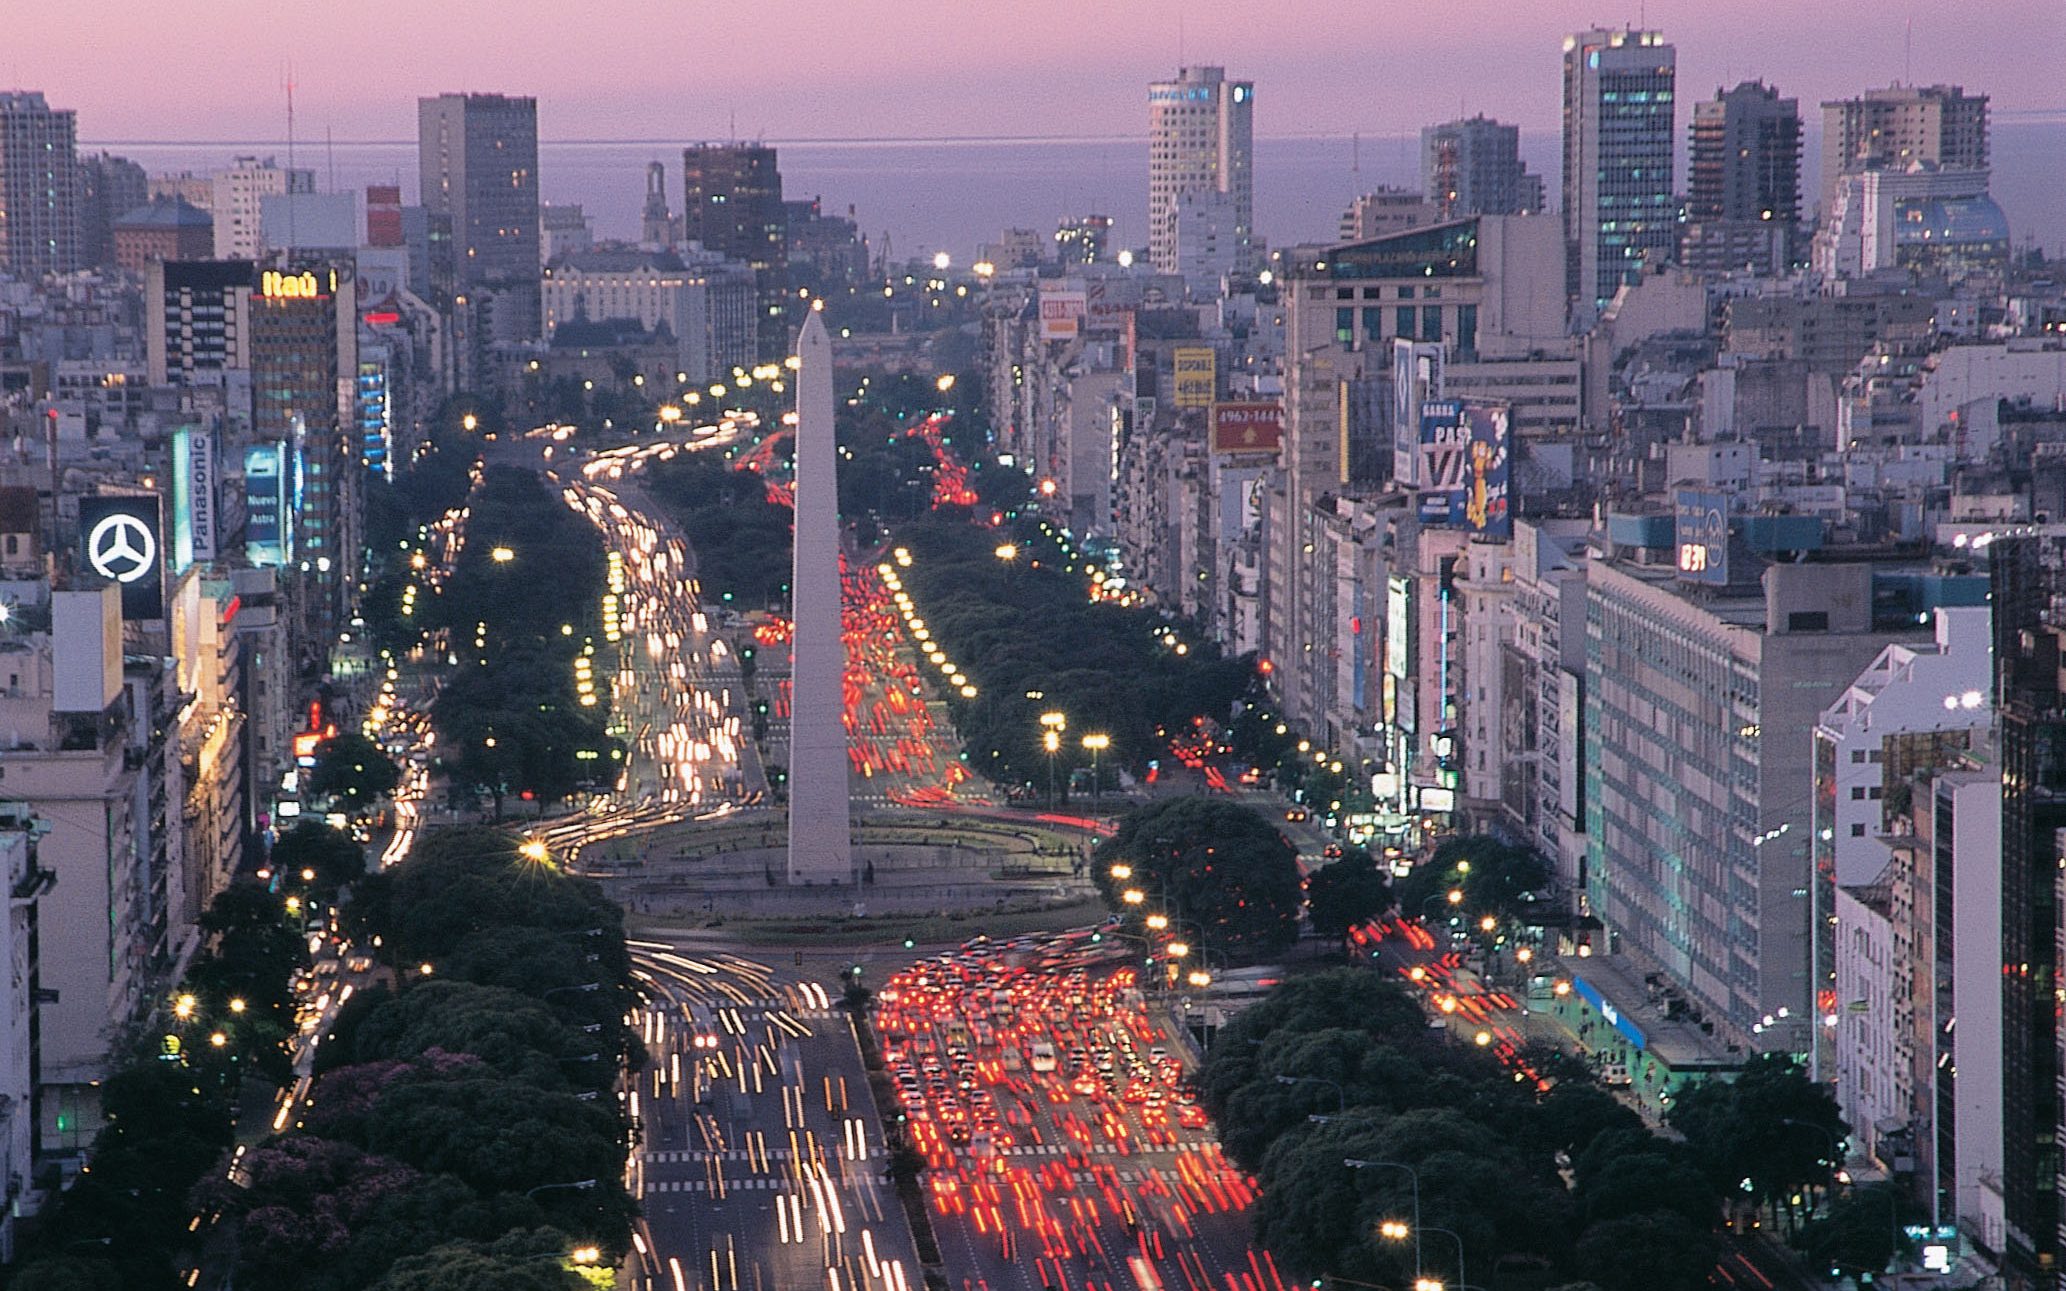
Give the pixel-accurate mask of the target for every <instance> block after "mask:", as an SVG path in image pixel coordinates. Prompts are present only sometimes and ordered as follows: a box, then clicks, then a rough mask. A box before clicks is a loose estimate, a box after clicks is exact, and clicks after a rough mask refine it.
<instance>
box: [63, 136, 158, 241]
mask: <svg viewBox="0 0 2066 1291" xmlns="http://www.w3.org/2000/svg"><path fill="white" fill-rule="evenodd" d="M150 201H151V181H150V178H149V177H148V176H147V175H145V174H144V169H143V167H141V166H139V165H137V164H136V163H135V162H133V161H130V160H128V159H127V158H125V157H117V156H114V155H112V154H110V153H105V152H104V153H101V154H100V155H99V156H97V157H81V158H80V159H79V263H80V265H82V266H88V267H92V268H105V267H106V266H108V265H111V264H113V263H115V221H116V220H119V219H121V218H122V217H123V216H124V215H127V214H128V213H129V212H131V211H133V210H135V209H136V208H137V207H139V206H145V205H148V204H149V203H150Z"/></svg>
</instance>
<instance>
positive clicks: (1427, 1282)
mask: <svg viewBox="0 0 2066 1291" xmlns="http://www.w3.org/2000/svg"><path fill="white" fill-rule="evenodd" d="M1413 1291H1442V1279H1440V1278H1416V1279H1414V1282H1413Z"/></svg>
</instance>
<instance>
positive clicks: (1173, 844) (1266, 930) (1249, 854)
mask: <svg viewBox="0 0 2066 1291" xmlns="http://www.w3.org/2000/svg"><path fill="white" fill-rule="evenodd" d="M1115 864H1116V865H1122V866H1128V867H1131V873H1130V875H1129V876H1128V877H1127V878H1125V879H1119V878H1117V877H1115V876H1114V875H1113V873H1112V866H1114V865H1115ZM1094 878H1095V879H1096V882H1097V884H1098V888H1099V890H1100V891H1101V892H1102V893H1103V894H1104V896H1105V900H1106V902H1107V903H1108V904H1109V905H1111V906H1112V908H1114V909H1116V910H1121V911H1124V910H1128V909H1130V908H1132V905H1131V903H1128V902H1126V901H1125V900H1124V899H1123V894H1124V893H1125V892H1126V891H1127V890H1130V889H1139V890H1142V891H1144V892H1146V893H1148V894H1150V895H1151V896H1152V898H1153V899H1154V900H1155V901H1156V902H1157V903H1158V904H1156V905H1152V906H1151V905H1148V904H1146V903H1145V902H1143V903H1141V904H1142V908H1144V909H1158V908H1160V909H1165V910H1166V912H1168V913H1171V914H1174V915H1179V916H1181V917H1183V918H1185V919H1188V920H1190V921H1192V922H1194V923H1196V924H1197V925H1198V926H1199V930H1200V932H1201V933H1202V935H1203V939H1204V942H1205V945H1206V946H1207V947H1208V948H1210V949H1213V950H1217V951H1221V952H1224V953H1225V954H1226V955H1227V956H1228V957H1229V958H1232V959H1237V960H1243V961H1250V962H1252V961H1255V960H1258V959H1264V958H1267V957H1269V956H1271V955H1274V954H1277V953H1279V952H1281V951H1283V950H1285V949H1287V948H1288V947H1289V946H1291V944H1292V943H1293V942H1295V941H1297V940H1298V910H1299V872H1298V853H1297V852H1296V851H1295V850H1293V848H1292V846H1291V844H1290V843H1288V842H1286V841H1285V839H1284V836H1283V834H1281V833H1280V832H1278V830H1277V828H1276V826H1274V825H1272V824H1271V823H1270V822H1269V821H1268V820H1266V819H1264V817H1263V816H1262V814H1261V813H1259V812H1257V811H1256V810H1255V809H1254V808H1252V807H1246V806H1242V805H1240V804H1238V803H1233V802H1228V801H1224V800H1222V799H1216V798H1205V797H1190V798H1165V799H1161V800H1159V801H1156V802H1152V803H1149V804H1147V805H1146V806H1142V807H1136V808H1134V809H1133V810H1132V811H1129V812H1128V813H1127V814H1126V816H1125V817H1124V818H1123V819H1122V820H1121V821H1120V822H1119V828H1118V830H1117V831H1116V832H1115V833H1114V834H1113V836H1112V837H1111V838H1109V839H1107V840H1105V842H1104V843H1102V844H1100V845H1099V847H1098V851H1097V869H1096V873H1095V875H1094Z"/></svg>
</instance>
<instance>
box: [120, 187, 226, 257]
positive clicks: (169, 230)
mask: <svg viewBox="0 0 2066 1291" xmlns="http://www.w3.org/2000/svg"><path fill="white" fill-rule="evenodd" d="M111 232H112V235H113V237H114V242H115V264H116V265H117V266H118V267H120V268H123V269H127V270H129V271H130V272H131V273H142V272H143V269H144V266H145V265H147V264H149V263H150V262H151V261H153V260H206V259H207V258H208V257H209V256H211V255H213V254H215V221H213V220H211V219H209V218H208V212H206V211H203V210H199V209H197V208H195V207H192V206H188V205H187V204H186V203H185V202H181V201H177V200H174V201H170V202H152V203H150V204H149V205H147V206H137V207H132V208H131V209H130V210H128V211H125V212H124V213H122V214H121V215H118V216H116V217H115V223H114V225H113V228H112V230H111Z"/></svg>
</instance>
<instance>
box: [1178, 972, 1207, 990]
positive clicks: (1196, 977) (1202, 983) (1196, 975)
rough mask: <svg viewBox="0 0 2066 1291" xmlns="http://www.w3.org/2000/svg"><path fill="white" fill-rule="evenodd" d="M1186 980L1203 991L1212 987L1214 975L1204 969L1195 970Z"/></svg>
mask: <svg viewBox="0 0 2066 1291" xmlns="http://www.w3.org/2000/svg"><path fill="white" fill-rule="evenodd" d="M1184 980H1185V981H1187V982H1189V983H1190V984H1191V985H1193V986H1195V987H1198V988H1199V989H1200V990H1203V989H1204V988H1206V987H1208V986H1210V985H1212V974H1211V973H1208V972H1206V971H1205V970H1204V969H1202V968H1194V969H1192V970H1191V975H1190V976H1189V977H1187V978H1185V979H1184Z"/></svg>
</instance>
